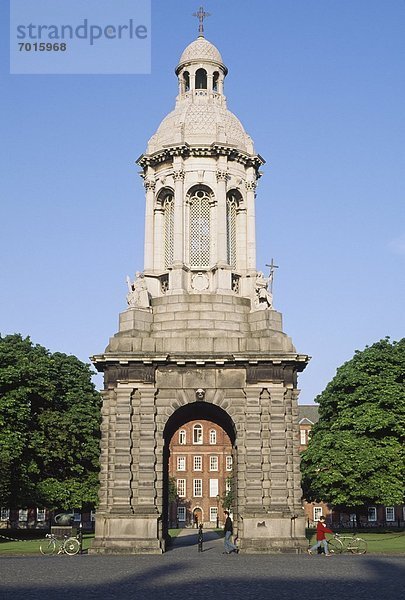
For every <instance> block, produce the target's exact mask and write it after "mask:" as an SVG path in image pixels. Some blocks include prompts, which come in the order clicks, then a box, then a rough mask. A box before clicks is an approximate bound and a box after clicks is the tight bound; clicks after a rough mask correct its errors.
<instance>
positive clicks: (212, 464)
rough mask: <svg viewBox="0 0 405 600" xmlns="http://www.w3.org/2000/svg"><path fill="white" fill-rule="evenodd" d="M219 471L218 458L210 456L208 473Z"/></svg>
mask: <svg viewBox="0 0 405 600" xmlns="http://www.w3.org/2000/svg"><path fill="white" fill-rule="evenodd" d="M218 470H219V457H218V456H210V471H218Z"/></svg>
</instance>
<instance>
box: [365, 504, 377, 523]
mask: <svg viewBox="0 0 405 600" xmlns="http://www.w3.org/2000/svg"><path fill="white" fill-rule="evenodd" d="M367 521H368V522H369V523H376V522H377V508H376V507H375V506H369V507H368V508H367Z"/></svg>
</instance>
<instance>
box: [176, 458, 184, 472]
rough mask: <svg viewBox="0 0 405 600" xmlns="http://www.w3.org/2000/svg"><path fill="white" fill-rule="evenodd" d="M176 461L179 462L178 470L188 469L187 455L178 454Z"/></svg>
mask: <svg viewBox="0 0 405 600" xmlns="http://www.w3.org/2000/svg"><path fill="white" fill-rule="evenodd" d="M176 463H177V471H186V457H185V456H178V457H177V460H176Z"/></svg>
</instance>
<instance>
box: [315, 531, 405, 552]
mask: <svg viewBox="0 0 405 600" xmlns="http://www.w3.org/2000/svg"><path fill="white" fill-rule="evenodd" d="M341 535H342V536H350V535H351V533H342V534H341ZM356 535H357V537H361V538H363V540H364V541H365V542H367V554H405V531H389V532H385V531H384V532H378V531H373V532H372V533H362V532H361V531H359V532H357V534H356ZM307 538H308V540H309V543H310V544H311V545H312V544H315V541H316V540H315V534H314V531H313V530H310V531H309V532H308V531H307Z"/></svg>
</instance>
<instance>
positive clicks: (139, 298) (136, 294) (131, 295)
mask: <svg viewBox="0 0 405 600" xmlns="http://www.w3.org/2000/svg"><path fill="white" fill-rule="evenodd" d="M127 285H128V294H127V303H128V306H129V307H130V308H150V296H149V292H148V288H147V287H146V282H145V276H144V274H143V273H140V272H139V271H137V272H136V273H135V279H134V281H133V282H131V279H130V278H129V277H128V276H127Z"/></svg>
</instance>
